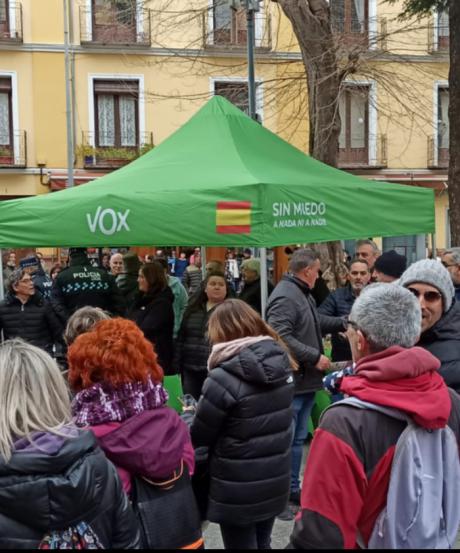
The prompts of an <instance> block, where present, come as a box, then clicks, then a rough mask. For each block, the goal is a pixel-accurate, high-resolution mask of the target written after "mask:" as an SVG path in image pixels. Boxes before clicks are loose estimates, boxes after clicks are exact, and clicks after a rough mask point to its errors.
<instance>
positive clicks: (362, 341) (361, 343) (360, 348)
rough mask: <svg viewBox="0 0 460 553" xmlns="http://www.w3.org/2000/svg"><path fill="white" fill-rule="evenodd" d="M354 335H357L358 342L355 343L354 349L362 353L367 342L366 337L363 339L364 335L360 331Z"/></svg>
mask: <svg viewBox="0 0 460 553" xmlns="http://www.w3.org/2000/svg"><path fill="white" fill-rule="evenodd" d="M356 333H357V335H358V342H357V344H356V347H357V349H358V351H361V352H363V351H364V350H365V349H366V348H367V340H366V337H365V336H364V334H363V333H362V332H361V330H358V331H357V332H356Z"/></svg>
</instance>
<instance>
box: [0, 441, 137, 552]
mask: <svg viewBox="0 0 460 553" xmlns="http://www.w3.org/2000/svg"><path fill="white" fill-rule="evenodd" d="M38 440H39V441H41V442H43V443H42V449H45V451H40V450H38V449H36V448H33V447H32V448H31V447H28V448H27V447H26V448H25V449H24V450H22V451H15V452H14V453H13V456H12V458H11V459H10V461H9V462H5V461H4V460H0V546H1V547H2V549H37V548H38V545H39V543H40V541H41V540H42V538H43V536H44V534H45V533H46V532H48V531H49V530H62V529H66V528H67V527H69V526H71V525H75V524H76V523H78V522H82V521H83V522H86V523H87V524H88V525H89V526H91V528H92V530H93V531H94V533H95V534H96V535H97V537H98V538H99V540H100V541H101V543H102V545H103V546H104V548H107V549H108V548H113V549H137V548H139V547H140V533H139V527H138V522H137V519H136V518H135V516H134V513H133V512H132V510H131V507H130V505H129V502H128V499H127V497H126V495H125V494H124V492H123V490H122V487H121V482H120V480H119V478H118V476H117V474H116V471H115V469H114V467H113V465H112V464H111V463H109V462H108V461H107V459H106V458H105V456H104V454H103V453H102V451H101V449H100V448H99V447H98V446H97V443H96V440H95V438H94V436H93V435H92V434H91V432H84V431H80V432H79V433H78V437H76V438H69V439H60V438H59V437H56V436H52V435H49V434H48V435H47V434H41V435H39V436H38Z"/></svg>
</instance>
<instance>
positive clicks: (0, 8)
mask: <svg viewBox="0 0 460 553" xmlns="http://www.w3.org/2000/svg"><path fill="white" fill-rule="evenodd" d="M8 4H9V2H8V0H0V37H2V38H5V37H6V38H8V37H9V36H10V18H9V5H8Z"/></svg>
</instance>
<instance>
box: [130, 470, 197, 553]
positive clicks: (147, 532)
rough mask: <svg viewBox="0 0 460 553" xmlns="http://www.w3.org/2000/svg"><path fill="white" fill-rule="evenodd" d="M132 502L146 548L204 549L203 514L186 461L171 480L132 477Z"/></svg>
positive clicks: (143, 545) (143, 544)
mask: <svg viewBox="0 0 460 553" xmlns="http://www.w3.org/2000/svg"><path fill="white" fill-rule="evenodd" d="M131 495H132V497H131V499H132V505H133V510H134V512H135V514H136V516H137V518H138V520H139V523H140V526H141V534H142V547H143V548H145V549H202V548H203V536H202V532H201V517H200V512H199V509H198V505H197V503H196V500H195V496H194V493H193V489H192V484H191V481H190V475H189V472H188V468H187V465H186V464H185V463H184V461H182V462H181V466H180V467H179V469H178V470H177V471H176V472H175V473H174V475H173V477H172V478H171V479H170V480H167V481H163V482H153V481H152V480H148V479H147V478H145V477H141V476H135V477H134V478H133V479H132V493H131Z"/></svg>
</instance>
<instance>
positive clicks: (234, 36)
mask: <svg viewBox="0 0 460 553" xmlns="http://www.w3.org/2000/svg"><path fill="white" fill-rule="evenodd" d="M214 23H215V22H214V14H213V10H212V9H207V10H205V11H204V12H203V16H202V30H203V47H204V48H221V49H224V48H229V49H243V48H246V46H247V43H248V30H247V27H246V20H245V19H244V18H242V17H237V16H236V15H235V12H232V17H231V21H229V22H228V25H225V26H222V27H216V26H215V25H214ZM271 35H272V33H271V18H270V15H266V14H260V13H257V14H256V17H255V47H256V48H263V49H266V50H270V49H271V47H272V39H271Z"/></svg>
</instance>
